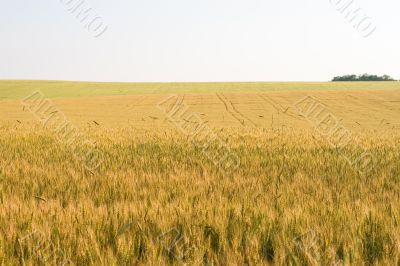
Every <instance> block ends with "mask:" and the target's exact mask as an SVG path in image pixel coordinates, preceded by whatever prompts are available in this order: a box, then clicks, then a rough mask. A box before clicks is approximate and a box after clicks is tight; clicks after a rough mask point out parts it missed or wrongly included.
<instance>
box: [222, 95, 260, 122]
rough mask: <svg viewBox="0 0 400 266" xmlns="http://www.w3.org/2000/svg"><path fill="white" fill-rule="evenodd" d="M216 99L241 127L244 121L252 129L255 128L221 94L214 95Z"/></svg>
mask: <svg viewBox="0 0 400 266" xmlns="http://www.w3.org/2000/svg"><path fill="white" fill-rule="evenodd" d="M216 95H217V97H218V98H219V100H220V101H221V102H222V103H223V104H224V106H225V109H226V111H227V112H228V113H229V114H230V115H231V116H232V117H233V118H235V119H236V120H237V121H239V123H240V124H242V126H245V125H246V123H245V121H248V122H249V123H250V124H251V125H252V126H253V127H257V124H256V123H254V122H253V121H252V120H250V119H249V118H248V117H246V116H245V115H244V114H242V113H241V112H239V111H238V110H237V109H236V107H235V105H234V104H233V103H232V101H230V100H229V99H228V98H227V97H226V96H225V95H224V94H223V93H220V94H218V93H216Z"/></svg>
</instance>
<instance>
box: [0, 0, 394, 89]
mask: <svg viewBox="0 0 400 266" xmlns="http://www.w3.org/2000/svg"><path fill="white" fill-rule="evenodd" d="M81 11H82V13H81V14H79V13H80V12H81ZM86 11H87V12H86ZM399 11H400V1H398V0H381V1H376V0H358V1H357V0H301V1H298V0H279V1H276V0H275V1H271V0H246V1H244V0H242V1H237V0H201V1H193V0H141V1H139V0H113V1H110V0H42V1H37V0H13V1H6V0H0V34H1V37H0V79H30V80H31V79H32V80H76V81H79V80H80V81H116V82H118V81H120V82H183V81H188V82H205V81H328V80H330V79H331V78H332V77H334V76H337V75H343V74H353V73H354V74H362V73H370V74H378V75H382V74H388V75H390V76H392V77H394V78H396V79H400V67H399V66H400V51H399V47H400V28H399V25H400V23H399V22H400V16H399V15H398V14H399ZM85 17H86V18H85Z"/></svg>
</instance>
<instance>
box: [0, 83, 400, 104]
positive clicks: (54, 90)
mask: <svg viewBox="0 0 400 266" xmlns="http://www.w3.org/2000/svg"><path fill="white" fill-rule="evenodd" d="M364 89H367V90H368V89H371V90H375V89H379V90H396V89H400V82H235V83H233V82H230V83H223V82H220V83H105V82H104V83H101V82H70V81H12V80H3V81H1V80H0V100H16V99H23V98H24V97H26V96H29V95H30V94H32V93H33V92H35V91H40V92H42V93H43V94H44V95H46V97H47V98H75V97H90V96H107V95H135V94H170V93H215V92H268V91H304V90H364Z"/></svg>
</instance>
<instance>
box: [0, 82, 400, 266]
mask: <svg viewBox="0 0 400 266" xmlns="http://www.w3.org/2000/svg"><path fill="white" fill-rule="evenodd" d="M33 83H34V84H35V86H31V85H32V82H13V81H4V82H0V94H1V98H2V99H3V100H1V101H0V230H1V232H0V263H1V265H399V264H400V237H399V236H400V234H399V233H400V226H399V218H400V186H399V185H400V163H399V162H400V149H399V147H400V146H399V145H400V105H399V103H400V94H399V93H398V92H399V89H400V86H399V85H398V84H397V83H395V82H393V83H367V85H365V84H364V85H363V83H357V84H355V85H353V84H347V83H346V84H342V85H343V86H342V87H340V83H338V84H334V85H331V83H325V84H311V85H310V84H286V85H285V86H286V89H281V90H280V88H282V87H281V86H283V85H282V84H279V83H278V84H275V86H274V84H273V83H271V84H268V85H265V84H264V85H263V84H258V85H257V84H256V83H252V84H195V85H193V84H146V85H141V84H136V85H132V84H130V85H125V86H124V84H118V85H109V86H110V87H107V84H102V85H98V84H97V85H98V86H100V87H99V89H98V91H97V92H96V91H94V89H91V88H95V87H96V84H94V85H87V84H85V83H76V84H73V85H71V84H65V83H55V85H54V84H53V83H54V82H51V84H52V85H51V86H54V87H57V84H58V85H60V86H61V85H64V86H61V87H60V89H59V91H54V90H56V89H52V88H49V87H48V86H49V85H48V82H33ZM13 86H14V90H13V89H12V88H13ZM135 86H136V87H135ZM363 86H364V87H365V88H363ZM80 87H83V88H87V90H86V92H85V93H83V95H77V94H76V91H74V88H75V89H76V88H80ZM150 87H151V88H152V89H151V93H145V92H146V88H150ZM250 87H251V88H252V89H250V90H249V91H248V90H247V88H250ZM266 87H268V88H267V89H266ZM68 88H70V90H69V89H68ZM135 88H137V89H135ZM139 88H140V89H139ZM230 89H233V90H234V92H230ZM118 90H122V92H118ZM34 91H39V92H41V95H42V96H44V98H43V99H46V100H48V101H47V103H48V104H49V106H50V107H51V108H50V107H49V108H47V109H46V110H44V111H43V109H42V110H40V112H41V113H40V114H38V112H39V111H38V109H40V108H37V107H38V105H37V104H38V102H37V101H36V102H32V101H27V100H25V101H24V100H22V99H23V98H25V99H26V97H29V96H30V95H31V94H32V92H34ZM83 91H85V90H83ZM99 91H101V93H99ZM304 97H312V99H317V100H316V102H318V103H320V104H321V108H322V109H321V110H323V111H324V112H325V113H326V114H327V116H326V117H325V118H326V119H325V120H324V122H326V123H325V124H323V123H319V124H317V125H316V124H315V123H314V122H315V121H314V120H313V119H312V118H315V116H314V117H310V116H308V115H309V114H310V112H308V113H305V112H302V111H303V110H302V109H301V108H299V106H300V104H299V101H300V103H301V102H302V99H306V98H304ZM28 100H31V99H29V98H28ZM26 103H28V104H26ZM32 103H33V105H29V104H32ZM302 106H304V105H302ZM32 107H35V108H36V109H35V108H32ZM174 108H175V109H174ZM33 109H35V110H36V112H33V111H32V110H33ZM179 112H181V113H180V114H179V115H177V114H178V113H179ZM59 113H62V114H63V116H62V119H61V122H62V125H63V126H60V125H61V124H57V123H56V122H54V120H53V121H52V122H51V123H47V122H48V120H46V118H44V117H43V115H45V114H46V115H50V117H53V116H51V115H54V114H59ZM327 117H329V118H330V119H327ZM47 119H50V118H49V117H47ZM333 120H334V121H335V122H336V124H337V125H340V126H341V127H342V128H343V129H346V132H351V134H350V133H349V135H348V136H349V138H348V140H347V141H346V142H345V143H343V140H342V139H340V140H339V141H336V142H335V141H334V138H333V137H332V136H331V135H329V137H327V136H328V134H326V132H327V130H328V129H329V131H332V130H330V129H331V128H330V127H329V125H332V121H333ZM44 121H47V122H45V123H44ZM322 124H323V125H322ZM336 124H335V127H338V126H336ZM64 125H68V126H70V128H71V131H68V133H71V135H74V137H73V138H72V137H70V135H69V134H67V132H66V131H63V130H65V128H66V127H64ZM73 132H79V133H77V134H74V133H73ZM93 149H95V150H96V152H97V154H100V155H101V156H100V157H101V160H99V157H96V156H94V155H93V153H92V151H93ZM87 154H90V155H89V156H87ZM365 154H368V157H369V158H372V159H373V162H374V163H373V165H372V167H369V168H362V167H363V165H362V162H363V161H362V159H364V157H363V155H365ZM82 155H83V156H82ZM85 155H86V158H84V159H83V160H82V157H85ZM94 157H95V158H94ZM93 158H94V159H98V160H97V161H96V163H95V164H92V165H90V167H88V165H87V164H85V159H89V161H93ZM223 158H225V159H226V158H231V159H232V161H230V163H227V161H226V160H224V159H223ZM349 158H350V159H349Z"/></svg>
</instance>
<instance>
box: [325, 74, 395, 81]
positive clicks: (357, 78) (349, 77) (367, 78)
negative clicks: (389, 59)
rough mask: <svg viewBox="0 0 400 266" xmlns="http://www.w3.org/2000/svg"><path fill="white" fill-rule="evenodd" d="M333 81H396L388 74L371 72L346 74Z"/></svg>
mask: <svg viewBox="0 0 400 266" xmlns="http://www.w3.org/2000/svg"><path fill="white" fill-rule="evenodd" d="M332 81H394V79H393V78H392V77H390V76H388V75H383V76H381V77H380V76H377V75H370V74H363V75H359V76H357V75H344V76H338V77H334V78H333V79H332Z"/></svg>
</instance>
